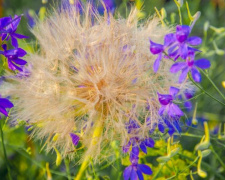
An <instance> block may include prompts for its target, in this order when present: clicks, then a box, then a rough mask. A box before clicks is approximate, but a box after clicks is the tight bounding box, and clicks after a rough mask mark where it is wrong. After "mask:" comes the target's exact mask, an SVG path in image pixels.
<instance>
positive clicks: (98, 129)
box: [74, 119, 103, 180]
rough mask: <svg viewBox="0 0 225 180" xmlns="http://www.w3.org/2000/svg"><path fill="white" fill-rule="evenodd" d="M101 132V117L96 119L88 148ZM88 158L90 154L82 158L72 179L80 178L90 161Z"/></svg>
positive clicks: (93, 143) (95, 141)
mask: <svg viewBox="0 0 225 180" xmlns="http://www.w3.org/2000/svg"><path fill="white" fill-rule="evenodd" d="M102 132H103V121H102V120H101V119H97V122H96V125H95V129H94V132H93V135H92V140H91V143H90V147H89V149H92V147H93V146H95V145H96V144H97V140H98V138H99V137H100V136H101V135H102ZM90 160H91V156H90V155H87V156H86V157H85V158H84V160H83V163H82V164H81V167H80V169H79V171H78V174H77V176H76V177H75V178H74V180H80V179H81V178H82V176H83V173H84V171H85V170H86V169H87V166H88V165H89V163H90Z"/></svg>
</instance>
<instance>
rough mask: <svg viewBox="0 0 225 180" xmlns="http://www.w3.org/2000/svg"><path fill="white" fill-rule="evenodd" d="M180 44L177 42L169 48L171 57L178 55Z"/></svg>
mask: <svg viewBox="0 0 225 180" xmlns="http://www.w3.org/2000/svg"><path fill="white" fill-rule="evenodd" d="M178 50H179V49H178V44H175V45H174V46H172V47H170V48H169V49H168V55H169V56H170V57H174V56H176V55H177V53H178Z"/></svg>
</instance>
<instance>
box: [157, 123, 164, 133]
mask: <svg viewBox="0 0 225 180" xmlns="http://www.w3.org/2000/svg"><path fill="white" fill-rule="evenodd" d="M158 129H159V131H160V132H161V133H164V131H165V128H164V126H163V125H162V124H161V123H159V124H158Z"/></svg>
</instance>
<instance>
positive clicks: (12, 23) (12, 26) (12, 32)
mask: <svg viewBox="0 0 225 180" xmlns="http://www.w3.org/2000/svg"><path fill="white" fill-rule="evenodd" d="M20 20H21V16H17V15H15V17H14V19H12V17H6V18H5V19H3V18H2V20H0V21H2V22H0V23H1V24H4V26H3V27H1V28H2V29H3V31H5V32H4V33H2V34H1V37H2V40H5V39H6V40H8V39H9V37H10V38H11V42H12V45H13V46H14V47H15V48H18V41H17V39H24V38H28V37H27V36H24V35H22V34H17V33H16V30H17V27H18V25H19V23H20ZM1 26H2V25H1Z"/></svg>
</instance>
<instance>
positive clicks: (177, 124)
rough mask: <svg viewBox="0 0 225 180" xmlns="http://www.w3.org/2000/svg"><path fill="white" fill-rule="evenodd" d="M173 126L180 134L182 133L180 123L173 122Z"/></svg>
mask: <svg viewBox="0 0 225 180" xmlns="http://www.w3.org/2000/svg"><path fill="white" fill-rule="evenodd" d="M173 125H174V126H175V128H176V130H177V131H178V132H179V133H181V132H182V129H181V127H180V124H179V122H178V121H176V120H175V121H173Z"/></svg>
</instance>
